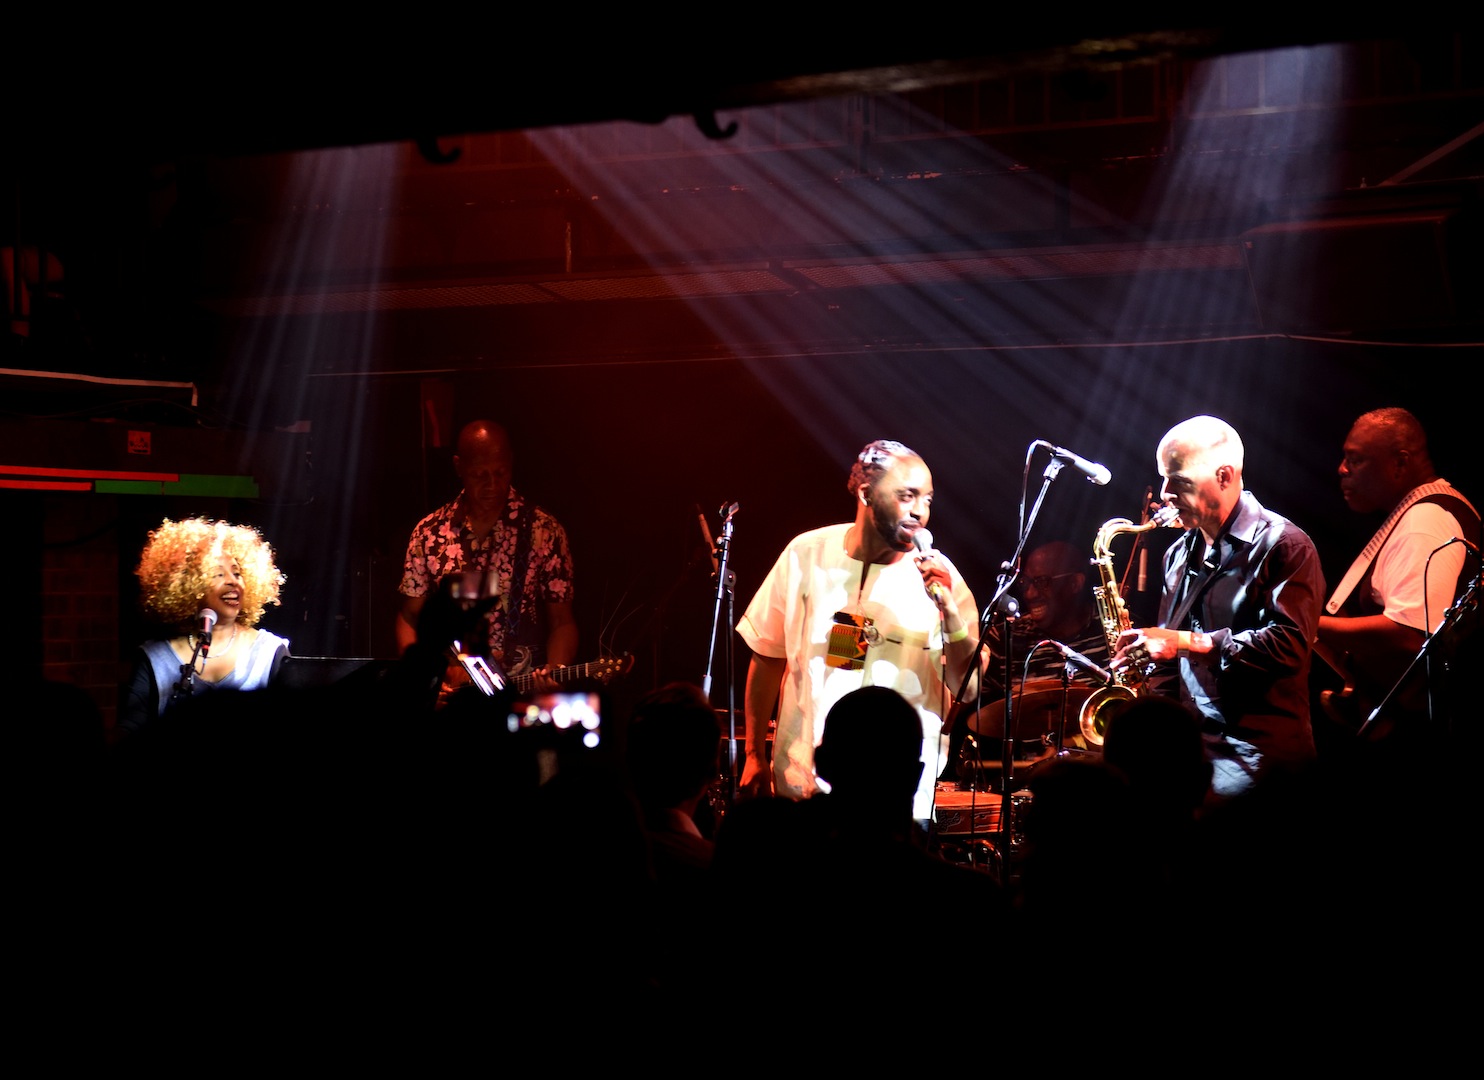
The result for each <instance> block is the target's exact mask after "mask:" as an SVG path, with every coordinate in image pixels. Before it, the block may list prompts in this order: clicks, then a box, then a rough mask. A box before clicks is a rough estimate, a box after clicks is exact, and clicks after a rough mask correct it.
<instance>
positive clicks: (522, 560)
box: [505, 502, 545, 661]
mask: <svg viewBox="0 0 1484 1080" xmlns="http://www.w3.org/2000/svg"><path fill="white" fill-rule="evenodd" d="M535 516H536V515H535V513H534V512H533V511H532V509H531V506H530V504H529V503H525V502H522V503H521V506H520V508H519V509H518V510H517V511H516V521H515V554H513V555H512V556H511V557H510V600H509V605H508V608H507V610H506V612H505V640H506V642H507V646H506V649H507V652H508V650H509V645H511V644H518V643H519V642H520V638H519V636H518V631H519V628H520V616H521V602H522V600H523V599H524V597H525V591H526V571H527V566H526V561H527V560H528V559H529V558H530V556H531V523H532V519H533V518H534V517H535ZM543 652H544V650H543ZM541 660H542V661H544V660H545V656H542V657H541Z"/></svg>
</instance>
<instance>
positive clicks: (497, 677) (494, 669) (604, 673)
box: [440, 642, 634, 697]
mask: <svg viewBox="0 0 1484 1080" xmlns="http://www.w3.org/2000/svg"><path fill="white" fill-rule="evenodd" d="M457 644H458V643H457V642H455V645H457ZM450 652H451V653H452V656H453V659H454V660H455V661H457V662H458V664H459V666H460V667H462V668H463V669H464V671H465V672H466V673H467V674H468V676H469V680H470V681H471V682H472V683H473V684H474V685H475V686H477V687H478V688H479V689H480V690H481V691H482V692H483V693H484V694H485V695H486V696H487V697H493V696H494V695H495V694H498V693H500V692H502V691H504V690H507V689H509V690H513V691H514V692H515V693H517V694H528V693H530V692H531V691H533V690H535V689H536V687H537V682H538V680H539V679H540V678H541V677H542V676H541V674H540V673H538V672H536V671H535V670H534V669H533V670H530V671H525V670H521V671H520V672H519V673H517V674H507V673H506V672H504V671H502V670H501V669H500V667H499V665H498V664H493V663H491V662H490V661H488V660H486V659H484V657H482V656H470V655H469V654H467V653H465V652H463V651H462V650H461V649H457V648H455V649H451V650H450ZM633 666H634V657H633V655H632V654H630V653H624V654H623V655H621V656H611V657H604V658H602V659H599V660H589V661H588V662H587V663H584V664H566V665H563V666H561V667H554V668H550V669H548V670H547V671H546V672H545V673H544V674H545V677H546V678H547V679H549V680H551V681H552V682H554V683H558V684H561V683H568V682H573V681H574V680H577V679H594V680H596V681H598V682H600V683H602V684H603V685H604V686H607V685H608V683H609V682H610V681H611V680H612V679H614V678H617V677H618V676H620V675H626V674H628V672H629V669H630V668H632V667H633ZM524 667H525V665H524V664H522V669H523V668H524ZM446 692H447V691H445V695H440V696H446Z"/></svg>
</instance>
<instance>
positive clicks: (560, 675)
mask: <svg viewBox="0 0 1484 1080" xmlns="http://www.w3.org/2000/svg"><path fill="white" fill-rule="evenodd" d="M633 666H634V657H633V656H632V655H631V654H629V653H624V654H623V655H622V656H610V657H605V658H603V659H601V660H589V661H588V662H587V663H585V664H567V665H565V666H563V667H554V668H549V669H547V671H546V677H547V678H548V679H550V680H551V681H552V682H554V683H569V682H572V681H574V680H576V679H596V680H597V681H598V682H600V683H602V684H603V685H604V686H607V685H608V683H609V681H610V680H612V679H615V678H617V677H618V676H620V675H627V674H628V672H629V669H630V668H632V667H633ZM538 678H539V676H538V675H537V674H536V672H534V671H530V672H527V673H526V674H524V675H511V676H508V677H507V678H506V685H507V686H510V687H512V688H513V689H514V690H515V692H516V693H518V694H526V693H529V692H530V691H532V690H534V689H536V680H537V679H538Z"/></svg>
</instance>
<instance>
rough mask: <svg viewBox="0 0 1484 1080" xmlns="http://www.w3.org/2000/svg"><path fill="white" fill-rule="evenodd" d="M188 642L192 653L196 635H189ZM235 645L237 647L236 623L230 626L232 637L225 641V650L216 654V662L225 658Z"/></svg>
mask: <svg viewBox="0 0 1484 1080" xmlns="http://www.w3.org/2000/svg"><path fill="white" fill-rule="evenodd" d="M190 642H191V649H192V651H194V650H195V648H196V635H195V634H191V635H190ZM236 645H237V624H236V623H233V624H232V636H231V637H229V638H228V639H227V647H226V648H225V649H223V650H222V651H221V652H219V653H217V654H216V658H217V659H218V660H220V659H221V658H222V657H224V656H226V655H227V654H228V653H229V652H231V651H232V649H233V648H235V647H236Z"/></svg>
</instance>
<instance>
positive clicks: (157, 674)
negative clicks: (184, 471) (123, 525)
mask: <svg viewBox="0 0 1484 1080" xmlns="http://www.w3.org/2000/svg"><path fill="white" fill-rule="evenodd" d="M134 575H135V577H137V578H138V579H139V588H140V595H139V603H140V606H141V608H142V609H143V612H144V614H145V616H146V617H147V618H149V619H151V620H152V621H154V622H155V623H157V624H158V625H159V626H160V627H161V628H162V629H163V630H164V633H165V635H166V636H163V637H161V638H158V639H155V640H152V641H147V642H145V643H144V644H143V645H141V646H140V647H139V654H138V656H137V657H136V659H135V662H134V670H133V672H132V674H131V675H130V677H129V682H128V684H127V685H126V686H125V688H124V694H123V702H122V704H121V706H120V710H119V727H120V728H121V729H122V730H123V731H124V732H134V731H137V730H139V728H141V727H143V726H144V725H145V724H146V723H148V722H149V721H150V720H152V719H155V718H157V717H159V716H163V715H164V714H165V712H166V711H167V710H168V709H169V708H170V706H171V704H172V703H173V702H175V701H177V700H181V699H184V698H186V697H187V696H191V695H196V694H204V693H208V692H210V691H213V690H256V689H260V688H262V687H265V686H267V685H268V684H269V683H271V682H272V680H273V678H274V676H275V675H277V673H278V669H279V667H280V665H281V664H282V663H283V660H284V658H285V657H287V656H288V654H289V643H288V641H287V640H285V639H284V638H281V637H279V636H277V635H276V634H272V633H269V632H268V631H267V630H259V629H257V628H256V625H255V624H256V623H257V621H258V620H259V619H260V618H261V617H262V615H263V609H264V608H265V607H266V606H267V605H269V604H277V603H279V598H278V594H279V589H280V588H281V587H282V585H283V582H284V576H283V574H281V573H279V570H278V567H277V566H276V565H275V564H274V561H273V549H272V548H271V547H270V546H269V545H268V542H267V541H266V540H264V539H263V538H262V536H261V535H259V533H258V531H257V530H256V529H253V528H251V527H249V526H245V525H232V524H229V523H227V522H225V521H211V520H208V519H206V518H187V519H185V520H184V521H172V520H170V519H169V518H166V519H165V521H164V522H163V523H162V524H161V525H160V527H159V528H157V529H155V530H154V531H153V532H151V533H150V534H149V540H148V542H147V543H146V544H145V545H144V551H143V552H142V553H141V555H140V557H139V566H138V568H137V569H136V570H135V571H134ZM208 612H209V613H210V614H208ZM213 616H214V618H213ZM203 631H204V632H203Z"/></svg>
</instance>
